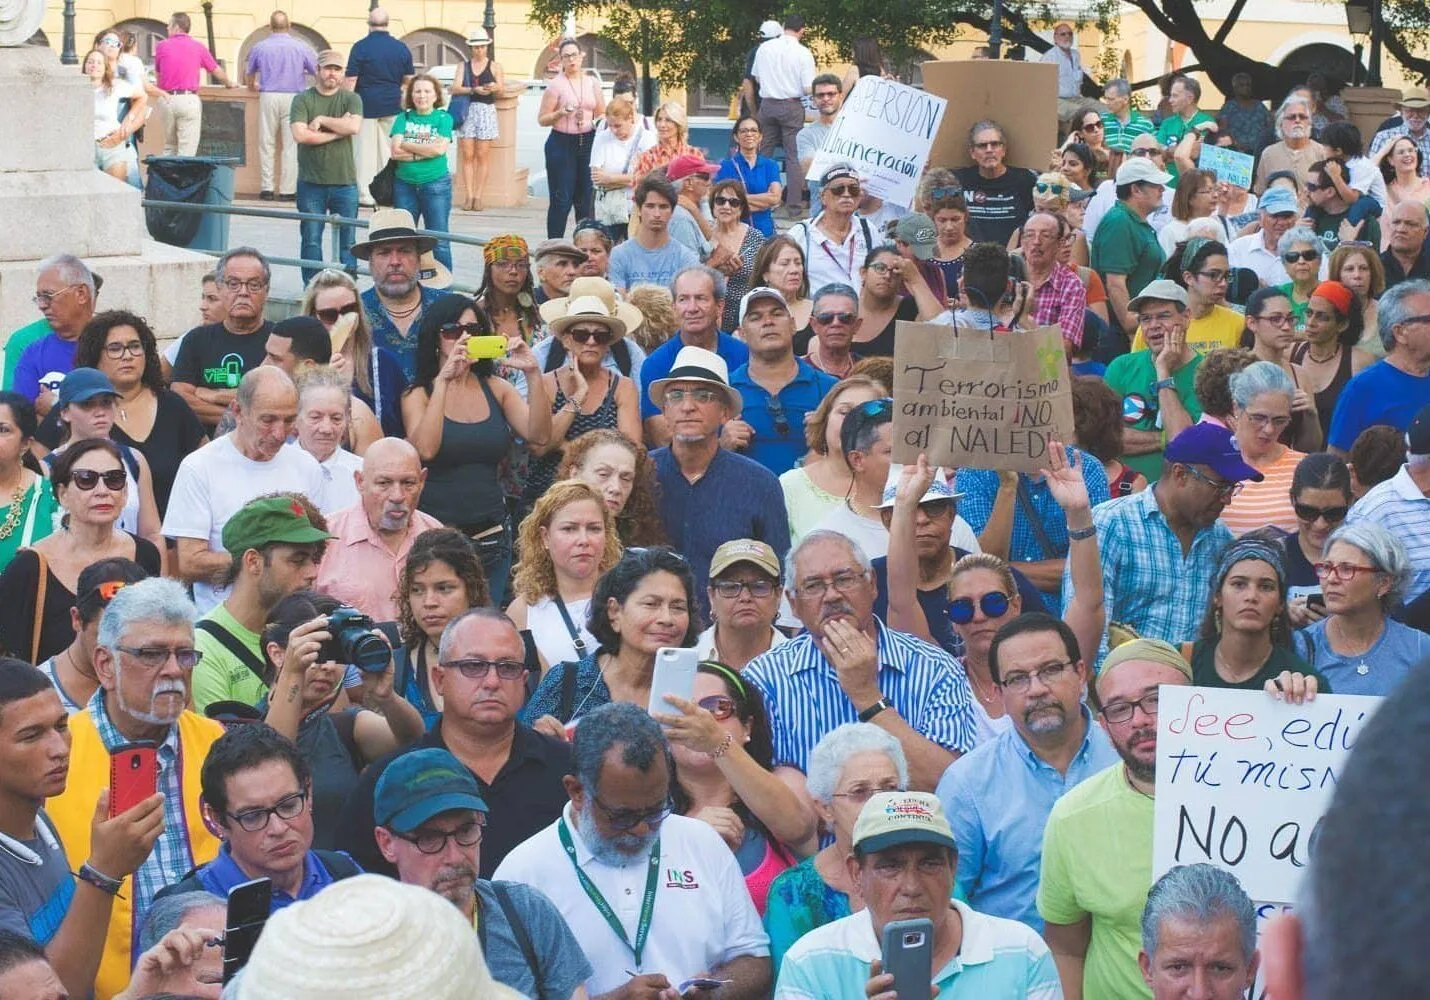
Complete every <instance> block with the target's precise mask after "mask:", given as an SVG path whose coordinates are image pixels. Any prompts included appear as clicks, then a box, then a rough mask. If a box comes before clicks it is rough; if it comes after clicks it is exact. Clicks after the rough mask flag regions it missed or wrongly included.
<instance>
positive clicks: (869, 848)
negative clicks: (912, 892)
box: [850, 792, 958, 854]
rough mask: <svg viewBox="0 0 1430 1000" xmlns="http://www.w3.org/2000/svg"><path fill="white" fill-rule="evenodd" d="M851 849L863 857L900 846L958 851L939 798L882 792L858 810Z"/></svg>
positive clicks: (911, 793) (916, 794)
mask: <svg viewBox="0 0 1430 1000" xmlns="http://www.w3.org/2000/svg"><path fill="white" fill-rule="evenodd" d="M850 839H851V846H853V847H854V848H855V849H856V850H859V851H862V852H864V853H866V854H867V853H870V852H873V851H885V850H888V849H889V848H890V847H898V846H900V845H901V844H937V845H939V846H940V847H948V848H951V849H952V850H955V851H956V850H958V844H957V843H956V842H955V841H954V839H953V830H952V829H951V828H950V827H949V825H948V819H947V818H945V816H944V814H943V806H942V805H941V804H940V803H939V801H938V796H936V795H931V794H929V793H928V792H880V793H879V794H878V795H875V796H874V797H873V798H871V799H870V800H869V801H868V802H866V803H864V808H863V809H861V810H859V818H858V819H857V820H855V821H854V834H853V836H852V837H851V838H850Z"/></svg>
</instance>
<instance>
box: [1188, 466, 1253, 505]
mask: <svg viewBox="0 0 1430 1000" xmlns="http://www.w3.org/2000/svg"><path fill="white" fill-rule="evenodd" d="M1182 468H1184V469H1186V470H1187V475H1189V476H1191V477H1192V478H1193V479H1200V480H1201V481H1202V482H1204V483H1206V484H1207V485H1208V486H1210V487H1211V488H1212V489H1214V490H1216V492H1217V496H1219V497H1221V498H1222V500H1224V501H1225V500H1230V499H1231V498H1232V497H1234V496H1236V495H1237V494H1238V493H1240V492H1241V485H1242V484H1241V483H1227V482H1222V481H1220V480H1217V479H1213V478H1212V477H1211V476H1208V475H1207V474H1206V473H1204V472H1202V471H1200V470H1199V469H1197V468H1195V467H1193V466H1190V465H1184V466H1182Z"/></svg>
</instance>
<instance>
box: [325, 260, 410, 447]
mask: <svg viewBox="0 0 1430 1000" xmlns="http://www.w3.org/2000/svg"><path fill="white" fill-rule="evenodd" d="M298 309H299V312H301V313H302V314H303V315H304V316H316V317H317V318H318V321H319V322H320V323H322V324H323V326H325V327H327V329H328V335H329V336H331V337H332V338H333V357H332V361H331V362H330V363H331V364H332V366H333V367H334V368H336V369H337V370H338V371H340V372H342V373H343V374H344V375H347V376H348V377H349V378H350V379H351V380H352V386H353V395H354V396H356V397H357V398H358V399H360V400H362V401H363V402H364V403H366V404H367V405H368V408H369V409H370V410H372V412H373V413H374V414H376V415H377V419H378V421H379V422H381V424H382V433H383V434H386V435H387V436H389V437H402V433H403V427H402V392H403V390H404V389H406V388H407V376H406V375H405V374H404V373H403V371H402V362H401V361H399V360H398V358H397V355H396V354H394V353H393V352H392V351H390V350H388V349H387V348H386V347H379V346H377V345H376V344H374V343H373V342H372V323H370V322H369V321H368V318H367V313H366V311H365V310H364V309H363V307H362V302H361V301H360V300H359V299H358V289H357V282H355V281H354V280H353V279H352V277H351V276H350V275H349V274H347V273H346V272H344V271H339V270H336V269H335V268H331V267H328V268H324V269H323V270H321V271H319V272H318V273H317V274H315V275H313V277H312V279H311V280H310V281H309V282H308V287H307V288H305V289H304V290H303V302H302V304H301V305H300V306H299V307H298Z"/></svg>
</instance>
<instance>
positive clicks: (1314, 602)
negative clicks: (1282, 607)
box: [1306, 594, 1326, 611]
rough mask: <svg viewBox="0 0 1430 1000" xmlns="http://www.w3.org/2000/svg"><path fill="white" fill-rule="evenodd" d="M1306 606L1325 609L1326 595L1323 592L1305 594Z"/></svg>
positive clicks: (1320, 609) (1319, 609) (1318, 609)
mask: <svg viewBox="0 0 1430 1000" xmlns="http://www.w3.org/2000/svg"><path fill="white" fill-rule="evenodd" d="M1306 607H1308V608H1315V609H1316V610H1317V611H1325V610H1326V595H1325V594H1307V595H1306Z"/></svg>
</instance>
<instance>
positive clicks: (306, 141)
mask: <svg viewBox="0 0 1430 1000" xmlns="http://www.w3.org/2000/svg"><path fill="white" fill-rule="evenodd" d="M273 16H274V17H278V16H280V15H279V14H274V15H273ZM270 37H271V36H270ZM259 44H260V45H262V44H263V43H262V42H260V43H259ZM255 51H257V50H256V49H255ZM249 58H250V59H251V58H252V54H250V56H249ZM317 62H318V68H317V70H316V71H315V72H314V73H313V76H314V77H316V80H315V81H314V83H313V86H311V87H309V88H308V89H307V90H304V91H303V92H302V93H300V94H298V95H297V96H295V97H293V98H291V100H290V101H289V103H288V106H287V107H285V108H284V109H283V111H282V116H283V117H284V118H287V119H289V124H288V127H287V128H286V129H285V130H284V131H285V132H286V133H288V134H285V135H284V137H283V142H284V154H285V155H284V166H283V182H284V184H285V185H289V184H292V183H293V178H294V175H295V174H296V178H297V180H296V185H297V186H296V188H293V192H294V193H293V194H289V195H288V196H287V197H295V198H296V201H297V204H296V206H295V207H296V208H297V209H298V211H300V212H307V213H311V214H314V215H330V214H331V215H337V216H341V217H345V218H349V219H352V218H356V217H357V214H358V203H359V201H360V196H362V195H366V194H367V192H366V190H359V188H358V177H357V159H358V158H357V157H355V156H354V154H353V149H354V140H353V137H354V136H356V135H358V133H359V132H360V131H361V130H362V128H363V104H362V98H361V97H360V96H359V95H358V94H355V93H353V92H352V91H351V90H349V89H348V88H346V87H344V86H343V57H342V56H341V55H340V54H339V53H337V52H335V51H334V50H333V49H325V50H323V52H322V53H321V54H320V55H319V56H318V59H317ZM295 79H296V80H297V81H301V80H302V77H301V75H300V76H298V77H296V78H295ZM259 100H260V102H261V105H262V107H263V109H264V113H263V118H264V120H265V121H266V120H267V119H268V116H269V114H270V112H269V111H268V110H267V109H268V108H269V106H270V105H269V104H268V103H267V102H265V101H264V97H263V96H260V98H259ZM269 131H270V132H271V131H272V130H271V129H270V130H269ZM270 143H271V139H270ZM261 146H262V144H260V149H261ZM288 150H294V153H293V154H292V166H290V165H289V163H288ZM369 180H370V178H369ZM263 194H264V195H266V196H267V197H268V198H271V197H273V185H272V178H271V176H269V178H268V183H267V185H266V186H265V187H264V189H263ZM285 200H286V198H285ZM323 225H324V224H323V223H322V222H321V221H318V220H315V219H300V220H299V222H298V233H299V241H300V246H299V251H298V256H299V257H301V258H302V259H303V260H305V261H320V260H323V259H324V258H325V256H326V255H325V254H324V253H323ZM336 228H337V235H338V259H339V260H340V261H342V263H343V265H344V266H345V267H349V268H356V267H357V260H356V258H355V257H353V252H352V248H353V241H354V240H355V239H356V238H357V230H356V229H355V228H354V227H353V226H343V225H339V226H336ZM317 273H318V269H317V267H316V266H309V267H304V268H303V282H304V283H305V284H306V283H307V282H309V281H312V280H313V276H314V275H315V274H317Z"/></svg>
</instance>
